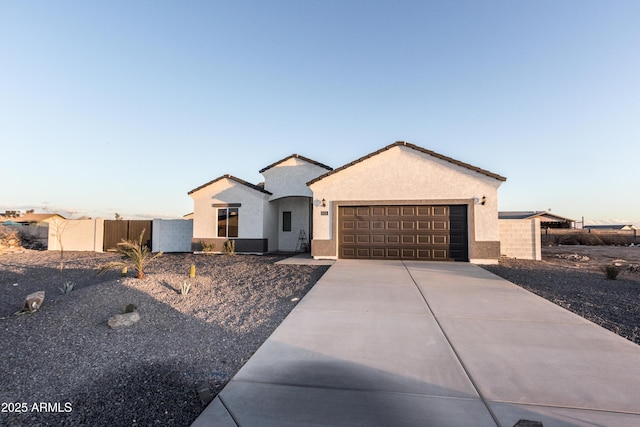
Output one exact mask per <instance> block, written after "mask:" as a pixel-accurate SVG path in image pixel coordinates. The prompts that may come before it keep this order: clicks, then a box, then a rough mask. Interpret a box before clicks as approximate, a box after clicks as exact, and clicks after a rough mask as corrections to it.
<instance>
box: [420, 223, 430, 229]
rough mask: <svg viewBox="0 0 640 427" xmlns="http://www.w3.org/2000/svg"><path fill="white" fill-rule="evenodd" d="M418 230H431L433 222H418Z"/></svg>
mask: <svg viewBox="0 0 640 427" xmlns="http://www.w3.org/2000/svg"><path fill="white" fill-rule="evenodd" d="M418 230H431V221H418Z"/></svg>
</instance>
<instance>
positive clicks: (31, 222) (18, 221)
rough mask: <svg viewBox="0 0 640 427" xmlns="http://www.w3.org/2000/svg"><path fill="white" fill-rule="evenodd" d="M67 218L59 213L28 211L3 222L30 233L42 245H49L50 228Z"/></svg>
mask: <svg viewBox="0 0 640 427" xmlns="http://www.w3.org/2000/svg"><path fill="white" fill-rule="evenodd" d="M64 219H65V218H64V217H63V216H62V215H59V214H50V213H46V214H37V213H26V214H23V215H20V216H16V217H12V218H10V219H8V220H6V221H4V222H3V223H2V224H3V225H7V226H9V227H13V228H14V229H18V228H19V229H20V231H21V232H23V233H26V234H29V235H31V236H32V238H33V239H36V241H38V242H39V244H41V245H42V246H44V247H46V246H47V245H48V236H49V229H50V228H51V227H53V228H55V227H56V226H57V225H58V224H60V223H61V221H63V220H64Z"/></svg>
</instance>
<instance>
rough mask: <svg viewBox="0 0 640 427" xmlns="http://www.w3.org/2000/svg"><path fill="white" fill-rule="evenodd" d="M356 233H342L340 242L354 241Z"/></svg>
mask: <svg viewBox="0 0 640 427" xmlns="http://www.w3.org/2000/svg"><path fill="white" fill-rule="evenodd" d="M355 242H356V235H355V234H343V235H342V243H347V244H348V243H355Z"/></svg>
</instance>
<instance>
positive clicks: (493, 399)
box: [193, 260, 640, 427]
mask: <svg viewBox="0 0 640 427" xmlns="http://www.w3.org/2000/svg"><path fill="white" fill-rule="evenodd" d="M521 419H524V420H533V421H540V422H542V423H543V425H544V426H545V427H548V426H625V427H626V426H631V425H640V346H638V345H636V344H633V343H631V342H629V341H627V340H625V339H624V338H621V337H619V336H617V335H615V334H613V333H611V332H609V331H607V330H605V329H603V328H601V327H600V326H597V325H595V324H593V323H591V322H588V321H587V320H585V319H583V318H581V317H579V316H576V315H574V314H572V313H570V312H568V311H566V310H564V309H562V308H560V307H558V306H556V305H554V304H552V303H550V302H548V301H546V300H544V299H542V298H540V297H538V296H536V295H534V294H532V293H529V292H527V291H525V290H523V289H521V288H519V287H517V286H515V285H513V284H511V283H510V282H507V281H506V280H504V279H501V278H499V277H497V276H495V275H493V274H491V273H489V272H487V271H485V270H483V269H482V268H480V267H477V266H474V265H471V264H466V263H435V262H407V261H405V262H402V261H353V260H339V261H337V262H336V263H335V264H334V265H333V266H332V267H331V268H330V269H329V270H328V271H327V273H326V274H325V275H324V276H323V277H322V278H321V279H320V281H318V283H317V284H316V285H315V286H314V287H313V289H312V290H311V291H310V292H309V293H308V294H307V296H306V297H305V298H304V299H303V300H302V301H301V302H300V304H299V305H298V306H297V307H296V308H295V309H294V310H293V311H292V312H291V314H290V315H289V316H288V317H287V318H286V319H285V320H284V322H283V323H282V324H281V325H280V326H279V327H278V328H277V329H276V331H275V332H274V333H273V334H272V335H271V337H269V339H268V340H267V341H266V342H265V343H264V344H263V345H262V346H261V347H260V349H258V351H257V352H256V353H255V354H254V355H253V357H252V358H251V359H250V360H249V361H248V362H247V363H246V365H245V366H244V367H243V368H242V369H241V370H240V371H239V372H238V374H237V375H236V376H235V377H234V378H233V379H232V380H231V381H230V382H229V383H228V384H227V386H226V387H225V388H224V390H223V391H222V392H221V393H220V394H219V395H218V397H217V398H216V399H215V400H214V401H213V402H212V403H211V404H210V405H209V406H208V407H207V408H206V410H205V411H204V412H203V413H202V414H201V415H200V417H199V418H198V419H197V420H196V421H195V423H194V424H193V426H196V427H201V426H214V425H215V426H288V425H292V426H293V425H295V426H298V425H308V426H372V425H380V426H455V427H459V426H496V425H497V426H504V427H507V426H509V427H510V426H513V425H514V424H516V423H517V422H518V421H519V420H521Z"/></svg>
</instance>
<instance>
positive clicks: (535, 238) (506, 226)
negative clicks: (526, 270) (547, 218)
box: [498, 218, 542, 260]
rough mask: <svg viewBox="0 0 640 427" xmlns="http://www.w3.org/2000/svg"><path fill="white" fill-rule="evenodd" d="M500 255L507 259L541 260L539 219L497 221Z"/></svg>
mask: <svg viewBox="0 0 640 427" xmlns="http://www.w3.org/2000/svg"><path fill="white" fill-rule="evenodd" d="M498 236H499V238H500V254H501V255H502V256H505V257H509V258H518V259H530V260H541V259H542V249H541V246H542V245H541V242H540V219H539V218H535V219H500V220H498Z"/></svg>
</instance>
